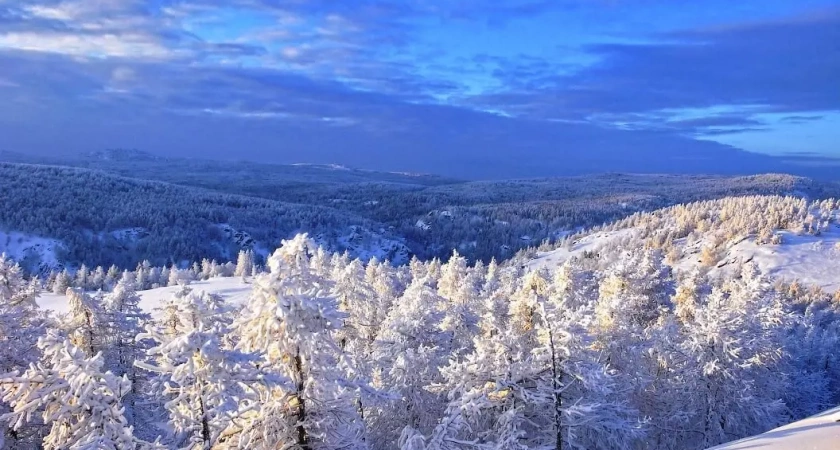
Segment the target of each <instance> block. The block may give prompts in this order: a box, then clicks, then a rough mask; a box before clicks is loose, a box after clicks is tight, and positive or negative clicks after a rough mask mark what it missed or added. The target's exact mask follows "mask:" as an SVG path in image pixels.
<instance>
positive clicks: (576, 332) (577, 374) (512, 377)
mask: <svg viewBox="0 0 840 450" xmlns="http://www.w3.org/2000/svg"><path fill="white" fill-rule="evenodd" d="M549 295H550V291H549V283H548V280H547V279H546V278H545V277H543V276H541V275H540V274H537V273H533V274H530V275H528V276H527V277H526V280H525V285H524V287H523V290H522V291H520V292H519V293H517V295H516V296H515V298H514V300H513V301H512V302H511V303H510V310H509V316H510V317H509V319H508V320H507V321H506V323H507V324H508V326H506V327H504V328H503V329H498V325H494V324H498V323H500V322H499V321H498V320H496V319H495V318H492V317H489V316H488V317H485V319H483V321H482V322H483V324H482V328H483V329H494V328H497V332H495V333H491V334H490V336H489V337H484V336H482V337H477V338H476V342H475V351H474V352H472V353H471V354H469V355H467V357H466V358H465V359H463V360H460V361H453V362H452V363H451V364H450V365H449V366H448V367H447V368H446V369H444V370H443V372H444V374H445V376H446V383H445V384H443V385H442V387H446V388H447V390H448V397H449V398H450V399H452V400H451V401H450V403H449V406H448V408H447V410H446V413H445V415H444V417H443V419H442V420H441V423H440V425H438V426H437V427H436V429H435V430H434V432H433V433H432V434H431V436H430V438H429V439H428V443H427V444H426V448H427V449H429V450H432V449H434V450H437V449H441V450H455V449H472V448H492V449H522V450H525V449H531V448H546V449H548V448H553V449H561V448H572V449H590V448H630V445H631V442H632V438H633V437H634V435H635V434H636V432H637V429H638V427H636V426H635V425H634V423H633V421H632V420H631V419H630V418H631V417H632V415H633V411H632V408H630V407H629V406H628V405H626V404H625V403H623V402H622V400H621V398H622V395H621V394H622V393H621V392H620V391H618V390H616V385H615V382H614V380H613V379H612V377H611V376H610V375H609V374H608V373H607V371H606V370H605V368H604V367H603V366H601V365H600V364H599V363H598V361H597V355H596V354H594V353H593V352H592V351H591V346H590V342H588V340H587V338H586V333H585V328H584V327H583V326H582V325H583V324H586V323H587V322H588V321H590V320H591V318H587V317H586V314H585V313H584V312H583V310H576V309H574V308H571V307H569V306H570V305H569V304H567V303H566V302H565V301H564V300H563V299H562V298H556V299H555V300H553V301H552V300H549V298H548V297H549ZM488 321H490V322H492V323H486V322H488Z"/></svg>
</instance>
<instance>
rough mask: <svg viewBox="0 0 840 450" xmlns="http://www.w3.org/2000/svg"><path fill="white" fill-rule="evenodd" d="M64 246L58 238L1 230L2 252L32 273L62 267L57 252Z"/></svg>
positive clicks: (0, 248)
mask: <svg viewBox="0 0 840 450" xmlns="http://www.w3.org/2000/svg"><path fill="white" fill-rule="evenodd" d="M63 246H64V244H62V243H61V241H59V240H57V239H48V238H43V237H39V236H33V235H30V234H26V233H18V232H14V231H13V232H3V231H0V253H5V254H6V256H8V257H9V258H12V259H13V260H15V261H17V262H18V263H19V264H20V265H21V266H22V267H23V268H24V269H26V270H27V271H29V272H31V273H37V274H42V273H47V272H49V271H50V270H53V269H57V268H60V267H61V263H60V262H59V259H58V256H57V254H56V252H57V251H58V250H59V249H60V248H62V247H63Z"/></svg>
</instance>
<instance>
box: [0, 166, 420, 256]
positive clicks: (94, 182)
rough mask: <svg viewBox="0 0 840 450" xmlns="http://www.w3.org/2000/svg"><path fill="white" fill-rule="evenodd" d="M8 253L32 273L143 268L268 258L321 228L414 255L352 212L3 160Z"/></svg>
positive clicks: (373, 249) (327, 234)
mask: <svg viewBox="0 0 840 450" xmlns="http://www.w3.org/2000/svg"><path fill="white" fill-rule="evenodd" d="M0 189H2V192H3V193H4V198H3V208H2V209H0V224H2V230H4V236H6V238H5V240H4V241H3V240H0V251H7V252H9V253H10V254H11V255H14V256H16V257H17V258H18V259H20V260H21V261H23V262H24V263H25V264H26V265H27V268H28V269H29V270H34V271H41V272H43V271H45V270H49V269H51V268H55V267H56V266H60V265H70V266H77V265H78V264H81V263H87V264H89V265H103V266H106V267H107V266H109V265H111V264H116V265H117V266H121V267H134V266H135V265H136V264H137V263H138V262H140V261H142V260H149V261H150V262H152V264H154V265H164V264H173V263H177V264H182V263H183V262H186V263H191V262H193V261H200V260H201V259H202V258H214V259H218V260H220V261H224V260H230V259H233V258H235V257H236V254H237V252H238V251H239V250H240V249H253V250H255V251H256V252H257V253H258V254H262V255H266V254H267V252H268V251H269V250H270V249H273V248H275V247H277V246H278V245H279V244H280V241H281V240H282V239H285V238H288V237H290V236H292V235H294V234H295V233H297V232H301V231H306V232H309V233H311V234H312V235H313V236H314V237H315V238H316V239H317V240H318V241H319V242H321V243H322V244H323V245H325V246H326V247H327V248H330V249H333V250H335V251H339V252H341V251H345V250H347V251H350V252H351V254H353V255H354V256H359V257H364V258H370V257H373V256H376V257H378V258H381V259H392V260H395V261H399V262H407V261H408V257H409V250H408V248H407V247H406V246H405V244H404V243H403V241H402V240H401V239H400V238H398V237H396V236H394V235H392V234H389V233H388V232H387V231H386V230H384V227H383V226H382V225H381V224H377V223H375V222H372V221H370V220H367V219H365V218H362V217H358V216H355V215H353V214H351V213H348V212H342V211H337V210H335V209H331V208H327V207H322V206H315V205H301V204H290V203H283V202H278V201H275V200H267V199H259V198H251V197H244V196H239V195H232V194H222V193H218V192H214V191H210V190H206V189H198V188H191V187H185V186H178V185H173V184H169V183H163V182H156V181H146V180H138V179H132V178H124V177H119V176H115V175H110V174H107V173H103V172H97V171H91V170H87V169H77V168H67V167H55V166H35V165H23V164H8V163H3V164H0Z"/></svg>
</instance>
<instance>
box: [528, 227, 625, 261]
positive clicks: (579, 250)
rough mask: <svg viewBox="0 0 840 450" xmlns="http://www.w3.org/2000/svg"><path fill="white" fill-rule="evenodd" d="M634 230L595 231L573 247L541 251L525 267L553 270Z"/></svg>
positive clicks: (576, 242) (577, 241)
mask: <svg viewBox="0 0 840 450" xmlns="http://www.w3.org/2000/svg"><path fill="white" fill-rule="evenodd" d="M634 232H635V230H633V229H632V228H628V229H624V230H618V231H607V232H599V233H593V234H590V235H588V236H584V237H582V238H580V239H578V240H576V241H575V242H574V243H573V244H572V248H571V249H568V248H565V247H561V248H558V249H556V250H552V251H549V252H539V253H537V256H536V258H534V259H532V260H531V261H529V262H528V263H527V264H526V265H525V267H526V268H527V269H529V270H540V269H544V268H545V269H549V270H553V269H556V268H557V267H560V266H561V265H563V263H564V262H566V261H568V260H569V259H571V258H572V257H574V256H579V255H581V254H583V253H584V252H587V251H597V250H598V249H600V248H601V247H603V246H605V245H607V244H609V243H612V242H615V241H617V240H619V239H622V238H625V237H628V236H629V235H631V234H633V233H634Z"/></svg>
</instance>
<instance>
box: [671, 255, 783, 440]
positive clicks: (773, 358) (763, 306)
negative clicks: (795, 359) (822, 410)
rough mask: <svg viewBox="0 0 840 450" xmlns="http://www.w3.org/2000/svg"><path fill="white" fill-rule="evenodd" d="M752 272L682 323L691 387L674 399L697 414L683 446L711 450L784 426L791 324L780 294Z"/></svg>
mask: <svg viewBox="0 0 840 450" xmlns="http://www.w3.org/2000/svg"><path fill="white" fill-rule="evenodd" d="M768 287H769V286H768V285H767V282H766V280H765V279H764V278H762V277H761V276H759V275H757V274H756V272H755V269H754V268H753V267H751V266H749V265H748V266H745V270H744V276H742V277H741V278H740V279H739V280H730V281H729V282H728V283H727V284H726V285H725V286H724V287H722V288H721V287H715V288H714V290H713V291H712V293H711V294H709V295H708V296H707V297H706V298H705V299H704V300H703V302H702V303H701V304H700V305H698V307H697V308H696V309H695V312H694V318H693V320H691V321H689V322H687V323H686V325H685V330H684V341H683V342H682V343H681V349H680V350H681V354H682V355H683V358H687V360H686V364H685V365H684V367H683V373H681V374H680V378H681V379H684V380H686V382H687V383H690V384H689V385H688V386H687V387H686V389H684V390H683V391H682V392H683V393H684V394H683V395H682V396H681V397H679V398H674V399H672V400H673V401H679V402H685V403H683V405H682V408H681V409H682V410H684V411H691V412H692V413H694V414H693V415H692V416H691V417H689V418H688V419H687V421H688V423H687V424H686V426H685V427H684V429H685V430H692V431H694V433H692V434H696V435H692V434H689V435H687V436H684V440H683V443H682V445H683V446H684V447H685V448H689V447H693V448H706V447H709V446H711V445H714V444H718V443H721V442H726V441H729V440H732V439H734V438H737V437H741V436H747V435H750V434H755V433H757V432H761V431H764V430H767V429H769V428H772V427H773V426H776V425H779V424H780V423H782V422H783V421H784V416H783V415H782V411H783V410H782V408H783V406H784V405H783V404H782V402H781V400H780V399H781V397H782V395H783V391H784V384H783V382H784V381H785V378H784V376H780V374H779V373H778V372H777V371H776V368H777V366H778V363H779V362H780V361H781V359H782V358H783V353H782V351H781V349H780V348H779V347H778V345H774V344H773V343H774V342H781V333H782V332H783V327H782V325H783V324H784V323H785V321H786V320H787V318H786V313H785V312H784V309H783V308H782V305H781V303H780V302H779V299H778V297H777V296H775V295H774V294H773V293H772V292H771V291H770V290H769V289H768Z"/></svg>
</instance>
